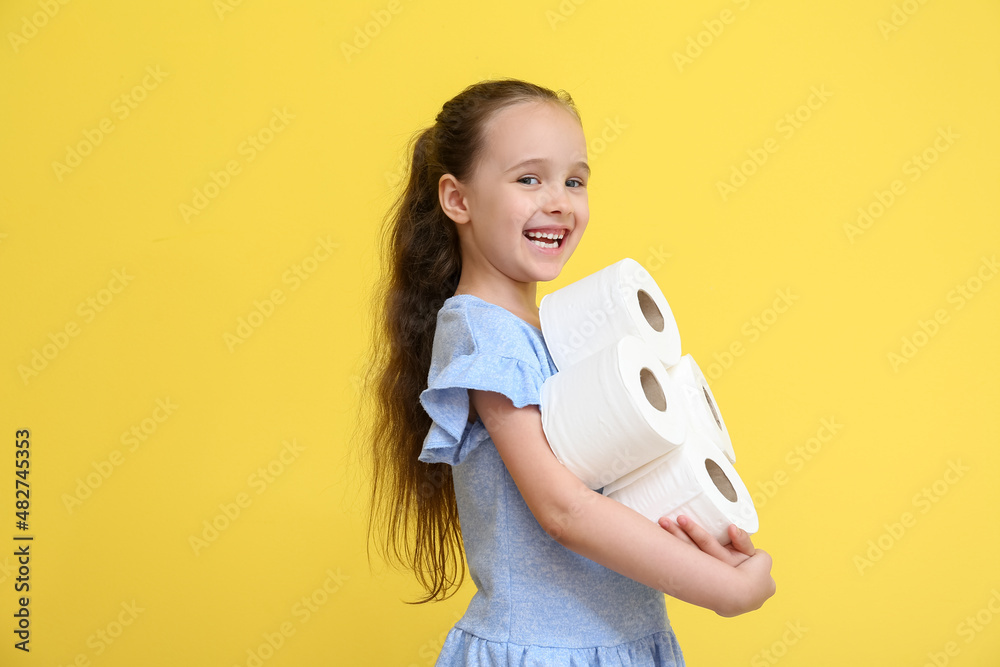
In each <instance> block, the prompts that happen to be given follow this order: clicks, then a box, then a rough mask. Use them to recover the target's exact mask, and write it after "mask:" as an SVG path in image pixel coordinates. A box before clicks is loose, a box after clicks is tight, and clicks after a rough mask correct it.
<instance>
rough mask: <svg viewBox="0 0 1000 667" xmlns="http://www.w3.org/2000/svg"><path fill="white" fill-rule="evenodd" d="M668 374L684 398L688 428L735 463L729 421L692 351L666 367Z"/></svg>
mask: <svg viewBox="0 0 1000 667" xmlns="http://www.w3.org/2000/svg"><path fill="white" fill-rule="evenodd" d="M667 373H668V374H669V375H670V379H671V380H673V381H674V386H676V387H677V393H678V394H679V395H680V397H681V399H682V400H683V401H684V412H685V413H686V414H687V418H688V428H692V429H694V430H696V431H698V432H700V433H701V434H702V435H704V436H705V437H707V438H708V439H709V440H711V441H712V443H713V444H714V445H715V446H716V447H718V448H719V449H721V450H722V452H723V453H724V454H725V455H726V458H728V459H729V461H730V463H735V462H736V452H735V450H734V449H733V441H732V440H731V439H730V438H729V430H728V429H727V428H726V422H725V421H723V419H722V411H720V410H719V404H718V403H716V402H715V396H714V395H713V394H712V390H711V389H710V388H709V386H708V380H706V379H705V375H704V374H703V373H702V372H701V369H700V368H698V364H696V363H695V361H694V358H693V357H692V356H691V355H690V354H685V355H684V356H683V357H681V360H680V361H679V362H677V363H676V364H675V365H673V366H670V367H668V368H667Z"/></svg>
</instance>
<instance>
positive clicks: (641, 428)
mask: <svg viewBox="0 0 1000 667" xmlns="http://www.w3.org/2000/svg"><path fill="white" fill-rule="evenodd" d="M539 407H540V410H541V414H542V430H543V431H544V433H545V437H546V438H547V439H548V441H549V446H550V447H551V448H552V451H553V453H554V454H555V455H556V458H557V459H559V461H560V462H561V463H562V464H563V465H565V466H566V467H567V468H568V469H569V470H570V471H571V472H572V473H573V474H575V475H576V476H577V477H579V478H580V479H581V480H583V483H584V484H586V485H587V486H588V487H590V488H591V489H600V488H601V487H603V486H605V485H606V484H609V483H611V482H613V481H615V480H616V479H618V478H619V477H621V476H623V475H625V474H627V473H629V472H631V471H632V470H635V469H636V468H638V467H639V466H641V465H643V464H645V463H648V462H649V461H652V460H653V459H656V458H657V457H659V456H662V455H663V454H665V453H666V452H668V451H670V450H671V449H673V448H674V447H676V446H677V445H679V444H681V443H682V442H683V441H684V433H685V430H686V422H685V419H684V415H683V414H682V412H681V402H680V399H679V397H678V396H677V393H676V391H675V390H674V387H673V385H672V382H671V380H670V375H669V374H668V373H667V371H666V369H665V368H664V367H663V364H662V363H661V362H660V360H659V358H658V357H657V355H656V352H655V351H653V349H652V348H651V347H650V346H649V345H647V344H646V343H644V342H643V341H642V340H641V339H639V338H638V337H636V336H623V337H622V338H621V339H620V340H618V341H617V342H615V343H614V344H612V345H609V346H607V347H605V348H604V349H602V350H600V351H599V352H597V353H596V354H593V355H590V356H589V357H587V358H586V359H583V360H582V361H580V362H579V363H577V364H574V365H572V366H570V367H569V368H567V369H566V370H564V371H559V372H558V373H555V374H554V375H551V376H549V377H548V378H547V379H546V380H545V382H544V383H543V384H542V389H541V397H540V406H539Z"/></svg>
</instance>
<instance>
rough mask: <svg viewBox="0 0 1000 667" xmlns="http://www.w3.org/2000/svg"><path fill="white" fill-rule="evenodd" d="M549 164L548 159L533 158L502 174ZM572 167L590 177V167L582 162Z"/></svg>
mask: <svg viewBox="0 0 1000 667" xmlns="http://www.w3.org/2000/svg"><path fill="white" fill-rule="evenodd" d="M549 162H551V160H549V159H548V158H543V157H533V158H529V159H527V160H522V161H521V162H518V163H517V164H515V165H514V166H513V167H509V168H508V169H507V170H506V171H504V172H503V173H505V174H506V173H508V172H511V171H514V170H515V169H522V168H524V167H527V166H530V165H535V164H544V165H547V164H549ZM573 166H574V167H578V168H579V169H582V170H584V171H585V172H587V176H590V165H588V164H587V163H586V162H584V161H583V160H580V161H579V162H576V163H574V164H573Z"/></svg>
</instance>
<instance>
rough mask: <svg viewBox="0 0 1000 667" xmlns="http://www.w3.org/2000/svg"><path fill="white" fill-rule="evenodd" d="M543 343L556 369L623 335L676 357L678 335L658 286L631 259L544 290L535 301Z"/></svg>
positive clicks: (669, 359) (665, 357)
mask: <svg viewBox="0 0 1000 667" xmlns="http://www.w3.org/2000/svg"><path fill="white" fill-rule="evenodd" d="M538 310H539V319H541V324H542V334H543V336H544V337H545V344H546V346H547V347H548V348H549V353H550V354H551V355H552V361H554V362H555V364H556V368H557V369H559V370H560V371H562V370H565V369H566V368H568V367H570V366H572V365H573V364H576V363H579V362H580V360H581V359H584V358H586V357H588V356H589V355H591V354H594V353H595V352H597V351H598V350H601V349H603V348H605V347H607V346H608V345H611V344H612V343H615V342H617V341H618V340H619V339H620V338H621V337H622V336H625V335H633V336H638V337H639V338H641V339H642V340H644V341H646V342H647V343H648V344H649V345H650V346H651V347H652V348H653V349H654V350H655V351H656V354H657V355H658V356H659V358H660V360H661V361H662V362H663V364H665V365H667V366H672V365H674V364H676V363H677V362H678V360H679V359H680V357H681V335H680V332H679V331H678V330H677V322H676V321H674V314H673V313H672V312H671V310H670V306H669V305H668V304H667V300H666V298H665V297H664V296H663V292H661V291H660V288H659V286H658V285H657V284H656V281H655V280H653V278H652V276H650V275H649V272H648V271H646V270H645V269H644V268H642V266H641V265H640V264H639V263H638V262H637V261H635V260H634V259H629V258H627V257H626V258H625V259H623V260H621V261H619V262H616V263H615V264H612V265H610V266H608V267H605V268H603V269H601V270H600V271H597V272H596V273H592V274H590V275H589V276H586V277H585V278H581V279H580V280H578V281H576V282H575V283H570V284H569V285H567V286H565V287H563V288H561V289H558V290H556V291H555V292H552V293H551V294H546V295H545V296H544V297H542V301H541V303H540V304H539V306H538Z"/></svg>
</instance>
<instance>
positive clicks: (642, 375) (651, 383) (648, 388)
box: [639, 368, 667, 412]
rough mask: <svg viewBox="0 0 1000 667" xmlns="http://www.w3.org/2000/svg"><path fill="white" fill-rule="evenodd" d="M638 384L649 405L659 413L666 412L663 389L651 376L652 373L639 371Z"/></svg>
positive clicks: (644, 370)
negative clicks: (640, 385)
mask: <svg viewBox="0 0 1000 667" xmlns="http://www.w3.org/2000/svg"><path fill="white" fill-rule="evenodd" d="M639 382H640V383H641V384H642V393H644V394H645V395H646V400H647V401H649V404H650V405H652V406H653V407H654V408H656V409H657V410H659V411H660V412H666V411H667V397H666V396H664V395H663V387H661V386H660V382H659V380H657V379H656V376H655V375H653V371H651V370H649V369H648V368H643V369H642V370H641V371H639Z"/></svg>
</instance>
